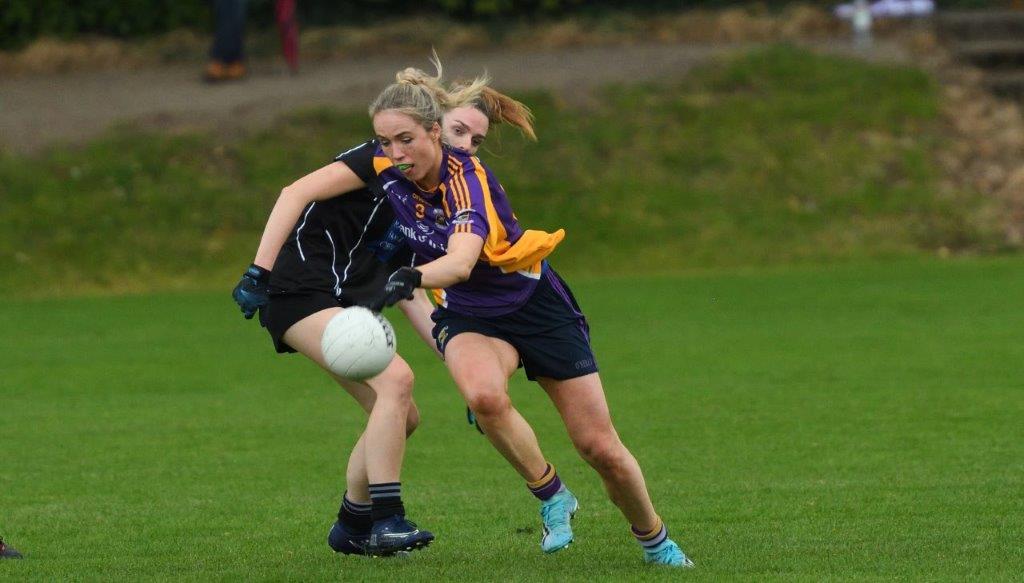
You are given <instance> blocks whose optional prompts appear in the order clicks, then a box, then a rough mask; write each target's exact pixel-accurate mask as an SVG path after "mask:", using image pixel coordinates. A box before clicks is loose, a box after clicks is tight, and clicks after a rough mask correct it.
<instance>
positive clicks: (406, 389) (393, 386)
mask: <svg viewBox="0 0 1024 583" xmlns="http://www.w3.org/2000/svg"><path fill="white" fill-rule="evenodd" d="M414 381H415V376H414V375H413V373H412V369H411V368H409V367H408V366H394V367H391V368H389V369H388V370H386V371H384V374H382V375H381V376H380V377H378V378H377V382H376V383H374V385H375V386H374V389H375V391H376V393H377V396H378V397H384V398H388V399H397V400H401V401H411V400H412V387H413V382H414Z"/></svg>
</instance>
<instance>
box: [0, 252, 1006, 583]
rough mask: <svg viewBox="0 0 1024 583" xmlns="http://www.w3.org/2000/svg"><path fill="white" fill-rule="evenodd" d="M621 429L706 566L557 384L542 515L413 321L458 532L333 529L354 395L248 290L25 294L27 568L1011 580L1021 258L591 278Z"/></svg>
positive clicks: (2, 475)
mask: <svg viewBox="0 0 1024 583" xmlns="http://www.w3.org/2000/svg"><path fill="white" fill-rule="evenodd" d="M569 279H570V282H571V283H574V288H575V291H576V292H577V295H578V296H579V298H580V301H581V303H582V304H583V307H584V309H585V311H587V313H588V314H589V317H590V320H591V325H592V328H593V334H594V342H595V345H596V350H597V354H598V359H599V362H600V364H601V366H602V371H603V372H602V375H603V379H604V382H605V386H606V390H607V393H608V397H609V400H610V402H611V406H612V412H613V416H614V418H615V420H616V422H617V425H618V428H619V431H620V433H621V435H622V437H623V439H624V441H625V442H626V443H627V445H629V446H630V448H631V449H632V451H633V452H634V454H635V455H636V456H637V458H638V459H639V460H640V462H641V465H642V466H643V467H644V469H645V472H646V477H647V482H648V485H649V488H650V490H651V492H652V494H653V497H654V500H655V503H656V505H657V506H658V508H659V510H660V512H661V514H662V515H663V517H664V518H665V520H666V522H667V523H668V524H669V527H670V529H671V532H672V533H673V535H674V537H675V538H676V539H677V540H678V541H679V542H680V543H681V545H682V546H683V548H684V549H685V550H686V551H687V552H688V553H689V554H690V555H692V557H693V559H694V560H695V562H696V563H697V568H696V570H694V571H691V572H687V573H678V572H668V571H659V570H656V569H650V568H648V567H645V566H644V565H643V564H642V563H641V556H640V551H639V550H638V547H637V546H636V544H635V543H634V542H632V541H631V540H630V537H629V534H628V530H627V528H626V525H625V524H624V523H623V521H622V519H621V517H620V516H619V514H618V513H617V511H616V510H615V509H614V508H613V507H612V505H611V503H610V502H608V501H607V499H606V498H605V496H604V494H603V491H602V488H601V485H600V483H599V481H598V479H597V477H596V475H595V474H593V473H592V472H591V471H590V470H589V468H587V467H585V465H584V464H583V463H582V462H581V461H580V460H579V459H578V458H577V457H576V455H575V454H574V452H573V451H572V448H571V446H570V444H569V443H568V440H567V438H566V435H565V432H564V430H563V429H562V428H561V426H560V424H559V423H558V420H557V418H556V416H555V414H554V411H553V409H552V407H551V406H550V405H549V403H548V402H547V400H546V397H545V396H544V395H543V393H542V392H541V391H540V390H539V389H537V388H535V387H534V386H533V385H531V384H529V383H527V382H526V381H525V379H524V378H522V377H521V375H519V376H517V377H516V378H514V380H513V381H512V389H511V390H512V393H513V398H514V400H515V402H516V403H517V405H518V406H519V407H520V408H521V410H522V411H523V412H524V414H525V415H526V416H527V418H528V419H529V420H530V421H531V422H532V423H533V424H534V427H535V429H536V430H537V433H538V434H539V436H540V438H541V444H542V446H543V447H544V449H545V451H546V453H547V455H548V457H549V458H550V459H551V461H553V462H554V463H555V464H556V465H557V466H558V468H559V470H560V473H561V474H562V476H563V478H564V479H565V480H566V481H567V483H568V484H569V486H570V487H571V488H573V490H574V491H575V492H576V494H577V495H578V496H579V498H580V501H581V505H582V506H581V511H580V513H579V514H578V515H577V518H576V520H575V522H574V526H575V531H576V538H577V540H576V543H574V544H573V545H572V546H571V547H570V548H569V549H567V550H566V551H564V552H561V553H558V554H556V555H553V556H544V555H543V554H542V553H541V552H540V550H539V547H538V538H539V519H538V517H537V504H536V502H535V501H534V500H533V499H532V498H531V497H530V495H529V493H528V492H527V491H526V489H525V487H524V485H523V484H522V482H521V481H520V480H519V479H518V478H517V477H516V476H515V474H514V473H513V472H512V470H511V469H510V468H509V467H507V465H506V464H505V463H504V462H503V461H502V460H501V459H499V457H498V455H497V453H495V452H494V451H493V450H492V449H491V447H490V446H489V445H488V444H487V442H486V441H485V440H484V439H483V438H482V437H481V436H479V435H477V434H476V432H475V431H473V430H471V429H470V428H469V427H468V426H467V425H466V423H465V420H464V417H463V405H462V403H461V401H460V400H459V397H458V395H457V393H456V391H455V389H454V388H453V386H452V384H451V383H450V382H449V380H448V377H447V373H446V372H445V371H444V370H443V368H442V367H441V366H440V364H439V363H436V362H433V361H432V359H431V357H430V354H429V353H428V352H427V350H426V349H425V347H423V346H422V345H419V344H417V342H418V341H417V340H415V339H414V338H413V337H412V335H411V332H410V331H409V329H408V327H406V326H405V325H404V324H403V323H402V322H401V321H400V320H401V316H400V315H398V314H397V313H396V314H394V315H393V317H392V320H393V321H395V322H396V324H398V327H399V344H400V351H401V352H402V353H403V354H404V355H406V356H407V357H408V359H409V360H410V361H411V363H412V364H413V367H414V369H415V370H416V372H417V378H418V384H417V389H416V398H417V401H418V403H419V406H420V408H421V410H422V413H423V424H422V426H421V428H420V430H419V431H418V432H417V434H416V435H415V436H414V437H413V438H412V440H411V442H410V444H409V448H408V454H407V463H406V466H405V472H404V474H403V483H404V485H405V498H406V502H407V506H408V508H409V510H410V516H411V517H412V518H413V519H414V520H416V521H418V522H419V524H420V525H421V526H422V527H427V528H430V529H432V530H433V531H434V532H435V533H436V534H437V536H438V538H437V542H436V543H435V544H434V545H433V546H431V547H430V548H429V549H427V550H425V551H423V552H419V553H416V554H414V555H413V556H411V557H410V558H408V559H404V560H381V559H376V560H371V559H364V558H360V557H342V556H335V555H334V554H333V553H331V552H329V550H328V548H327V546H326V544H325V542H324V539H325V536H326V534H327V530H328V528H329V526H330V524H331V522H332V520H333V514H334V512H335V511H336V508H337V504H338V501H339V497H340V494H341V489H342V477H343V455H344V452H345V451H346V450H347V448H348V447H349V446H350V445H351V444H352V443H353V441H354V440H355V438H356V437H357V434H358V432H359V430H360V428H361V426H362V424H363V418H362V414H361V413H359V412H358V410H357V408H356V406H355V405H354V402H352V401H351V399H350V398H349V397H347V396H346V395H344V394H342V392H341V391H340V390H339V389H336V388H335V387H333V386H332V385H331V384H330V383H329V382H328V381H327V379H326V376H325V375H323V374H321V373H319V372H318V371H317V370H315V368H314V367H313V366H312V365H310V364H308V363H307V362H305V361H303V360H302V359H301V358H300V357H297V356H288V357H285V356H276V355H274V354H273V351H272V349H271V347H270V344H269V342H268V339H267V337H266V336H265V334H264V332H263V331H262V330H260V329H259V328H258V327H257V326H256V325H255V323H253V322H246V321H244V320H242V319H241V318H240V317H239V315H238V314H237V311H236V309H235V306H234V305H233V303H232V302H231V300H230V298H229V294H228V291H229V288H230V285H231V284H233V283H234V282H225V285H224V287H225V289H224V291H223V293H218V294H191V295H163V296H160V295H156V296H139V297H123V298H82V299H70V300H46V301H7V302H4V303H3V304H2V305H0V322H2V326H0V329H2V330H3V334H2V337H0V535H3V536H4V537H6V538H7V539H8V541H9V542H11V543H12V544H13V545H14V546H15V547H17V548H19V550H21V551H22V552H24V553H25V555H26V558H25V559H24V560H22V561H4V562H0V580H68V581H72V580H153V579H159V580H166V579H174V580H196V581H236V580H294V581H311V580H416V581H419V580H430V581H440V580H449V579H464V580H478V581H479V580H552V581H553V580H636V579H640V578H641V577H642V578H644V579H647V578H650V579H661V578H664V579H668V578H673V579H674V578H679V577H686V578H692V579H700V580H705V579H715V580H718V579H725V580H735V579H746V580H757V581H762V580H794V579H795V580H808V581H821V580H848V579H875V578H882V579H904V580H935V579H951V580H965V579H972V580H992V579H1006V580H1009V579H1013V578H1016V577H1019V576H1020V573H1021V572H1022V570H1024V554H1022V547H1021V544H1020V543H1021V540H1024V528H1022V523H1024V518H1022V516H1024V497H1022V495H1021V494H1022V492H1024V422H1022V419H1024V309H1022V308H1024V302H1022V298H1024V295H1022V290H1024V260H1021V259H1019V258H1013V259H988V260H956V261H946V262H941V261H937V260H936V261H932V260H924V261H918V260H915V261H904V262H897V263H883V264H870V265H868V264H865V265H846V266H842V267H799V268H779V269H773V270H759V271H752V272H742V271H735V272H730V273H723V274H713V273H712V274H704V275H687V276H679V277H670V276H663V277H651V278H643V279H634V278H626V277H623V278H621V279H613V278H605V279H591V280H578V281H574V278H571V277H570V278H569Z"/></svg>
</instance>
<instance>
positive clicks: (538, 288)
mask: <svg viewBox="0 0 1024 583" xmlns="http://www.w3.org/2000/svg"><path fill="white" fill-rule="evenodd" d="M435 65H436V66H437V70H438V74H437V76H436V77H431V76H428V75H427V74H425V73H424V72H422V71H419V70H417V69H406V70H405V71H402V72H400V73H398V75H397V82H396V83H394V84H392V85H390V86H388V87H387V88H386V89H385V90H384V91H383V92H382V93H381V94H380V95H379V96H378V97H377V99H376V100H375V101H374V102H373V104H372V105H371V106H370V116H371V117H372V120H373V127H374V132H375V133H376V135H377V140H378V142H379V147H378V150H377V155H376V157H375V159H374V165H373V169H374V174H369V173H366V174H360V177H361V178H362V179H363V182H365V183H381V184H383V185H384V189H385V190H386V191H387V195H388V198H389V200H390V201H391V204H392V206H393V207H394V210H395V214H396V216H397V217H398V221H399V222H400V223H401V224H402V226H403V232H404V233H405V234H406V235H407V240H408V242H409V245H410V247H411V249H412V250H413V252H414V254H415V256H416V257H415V259H416V260H415V264H416V267H415V268H413V267H408V266H403V267H401V268H399V269H398V270H396V271H395V272H394V273H393V274H392V275H391V277H390V278H389V279H388V282H387V283H386V284H385V286H384V287H383V288H382V290H381V293H380V295H379V296H378V297H377V299H376V302H375V303H376V305H375V306H374V307H379V306H387V305H392V304H394V303H395V302H397V301H400V300H402V299H406V298H412V297H415V294H416V293H418V291H417V290H419V289H420V288H428V289H441V290H443V292H442V294H441V302H440V305H439V306H438V309H437V310H436V311H435V312H434V314H433V316H432V318H433V321H434V327H433V330H432V333H433V336H434V339H435V341H436V343H437V347H438V349H439V350H440V351H442V352H443V353H444V357H445V363H446V364H447V366H448V369H449V371H450V372H451V375H452V377H453V378H454V380H455V383H456V385H457V386H458V388H459V390H460V391H461V393H462V395H463V397H464V398H465V400H466V403H467V404H468V405H469V407H470V408H471V409H472V411H473V412H474V413H475V414H476V417H477V420H478V422H479V424H480V426H481V427H482V428H483V430H484V432H485V434H486V436H487V438H488V439H489V440H490V441H491V443H492V444H493V445H494V447H495V448H496V449H497V450H498V451H499V452H500V453H501V454H502V455H503V456H504V457H505V458H506V460H508V462H509V463H510V464H511V465H512V466H513V467H514V468H515V469H516V471H517V472H519V474H520V475H521V476H522V477H523V478H524V479H525V480H526V483H527V486H528V487H529V489H530V491H531V492H533V494H534V495H535V496H536V497H537V498H538V499H540V500H541V517H542V521H543V525H544V530H543V536H542V539H541V548H542V550H544V551H545V552H554V551H557V550H559V549H562V548H564V547H566V546H567V545H568V544H569V543H570V542H572V539H573V534H572V530H571V528H570V524H569V521H570V519H571V518H572V516H573V514H574V513H575V512H576V509H577V508H578V503H577V501H576V498H575V497H574V496H573V495H572V493H571V492H570V491H569V490H568V489H566V487H565V486H564V485H563V484H562V482H561V480H560V479H559V476H558V474H557V472H556V471H555V469H554V467H553V466H552V465H551V464H550V463H549V462H548V461H547V459H546V458H545V457H544V454H543V453H542V452H541V449H540V446H539V445H538V442H537V438H536V436H535V434H534V432H533V429H532V428H531V427H530V425H529V424H528V423H527V422H526V420H525V419H524V418H523V417H522V416H521V415H520V414H519V412H518V411H516V409H515V408H514V407H513V406H512V402H511V400H510V399H509V395H508V378H509V377H510V376H511V375H512V373H513V372H514V371H515V370H516V368H517V367H518V366H520V365H522V366H523V368H524V369H525V372H526V375H527V378H529V379H531V380H535V381H536V382H538V383H539V384H540V385H541V387H543V388H544V390H545V391H546V392H547V393H548V395H549V396H550V398H551V400H552V401H553V403H554V405H555V407H556V408H557V409H558V411H559V413H560V415H561V417H562V419H563V421H564V423H565V426H566V428H567V430H568V432H569V436H570V438H571V439H572V441H573V444H574V445H575V447H576V449H577V451H578V452H579V454H580V455H581V456H582V457H583V458H584V459H585V460H586V461H587V462H588V463H589V464H590V465H591V466H592V467H593V468H594V469H595V470H597V472H598V474H599V475H600V476H601V478H602V480H603V481H604V485H605V488H606V490H607V491H608V494H609V497H610V498H611V500H612V502H613V503H614V504H615V505H616V506H618V507H619V509H620V510H621V512H622V514H623V515H624V516H625V518H626V519H627V521H628V522H629V524H630V525H631V527H632V533H633V535H634V536H635V537H636V539H637V540H638V541H639V543H640V545H641V546H642V547H643V551H644V555H645V559H646V561H648V562H651V563H658V564H666V565H673V566H680V567H689V566H692V562H691V561H690V560H689V559H688V558H687V557H686V555H685V554H684V553H683V552H682V551H681V550H680V548H679V546H678V545H676V543H675V542H673V541H672V540H671V539H669V538H668V532H667V529H666V527H665V525H664V524H663V522H662V520H661V518H660V517H659V516H658V514H657V513H656V512H655V510H654V506H653V505H652V503H651V499H650V496H649V494H648V492H647V487H646V485H645V483H644V478H643V474H642V472H641V470H640V466H639V465H638V464H637V462H636V459H635V458H634V457H633V455H632V454H631V453H630V452H629V450H628V449H626V447H625V446H624V445H623V444H622V442H621V441H620V439H619V437H618V434H617V433H616V431H615V428H614V426H613V425H612V421H611V417H610V415H609V412H608V405H607V402H606V400H605V396H604V390H603V388H602V385H601V379H600V376H599V375H598V372H597V370H598V369H597V362H596V360H595V358H594V355H593V352H592V351H591V347H590V339H589V329H588V326H587V322H586V319H585V318H584V316H583V314H582V313H581V312H580V309H579V306H578V305H577V303H576V300H575V299H574V298H573V295H572V293H571V291H570V290H569V287H568V286H567V285H566V283H565V282H564V281H563V280H562V279H561V278H560V277H559V276H558V274H557V273H556V272H555V271H554V269H552V268H551V266H550V265H549V264H548V262H547V261H546V257H547V256H548V255H549V254H550V253H551V251H552V250H553V249H554V248H555V246H556V245H558V243H559V242H560V241H561V240H562V238H563V237H564V232H563V231H561V230H559V231H557V232H555V233H546V232H541V231H530V230H523V229H522V228H521V227H520V225H519V223H518V221H517V219H516V217H515V215H514V214H513V212H512V209H511V207H510V205H509V201H508V199H507V197H506V196H505V192H504V190H503V189H502V187H501V184H500V183H499V182H498V180H497V178H496V177H495V176H494V175H493V174H492V173H491V172H490V171H489V170H488V169H487V168H486V167H485V166H483V165H482V164H481V163H480V161H479V159H477V158H475V157H473V156H472V155H470V154H468V153H467V152H465V151H461V150H457V149H452V148H448V147H445V146H444V144H443V141H442V127H441V122H442V114H443V113H444V111H445V110H448V111H450V112H455V111H460V110H462V108H464V107H465V106H469V105H475V104H476V105H478V104H480V103H482V102H483V98H482V96H484V95H486V84H487V80H486V79H485V78H478V79H476V80H474V81H473V82H472V83H469V84H465V85H463V86H461V87H459V88H457V89H455V90H453V91H446V90H445V89H444V88H443V87H442V86H441V84H440V76H441V66H440V63H439V62H437V61H436V60H435ZM449 115H450V114H449Z"/></svg>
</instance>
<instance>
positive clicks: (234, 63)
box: [204, 0, 246, 82]
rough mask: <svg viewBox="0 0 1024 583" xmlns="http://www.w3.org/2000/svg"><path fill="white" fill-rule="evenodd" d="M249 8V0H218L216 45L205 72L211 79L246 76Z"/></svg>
mask: <svg viewBox="0 0 1024 583" xmlns="http://www.w3.org/2000/svg"><path fill="white" fill-rule="evenodd" d="M245 8H246V0H214V2H213V18H214V37H213V45H212V46H211V47H210V64H209V65H207V67H206V74H205V75H204V78H205V79H206V80H207V81H210V82H217V81H231V80H234V79H241V78H242V77H244V76H245V73H246V70H245V63H243V62H242V59H243V52H244V51H243V45H244V37H245Z"/></svg>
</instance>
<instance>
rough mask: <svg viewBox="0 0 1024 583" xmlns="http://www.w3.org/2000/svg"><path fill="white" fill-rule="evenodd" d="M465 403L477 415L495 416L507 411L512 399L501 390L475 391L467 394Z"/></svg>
mask: <svg viewBox="0 0 1024 583" xmlns="http://www.w3.org/2000/svg"><path fill="white" fill-rule="evenodd" d="M466 404H467V405H469V408H470V409H472V410H473V412H474V413H476V415H477V416H478V417H495V416H499V415H502V414H503V413H505V412H506V411H508V410H509V409H510V408H511V407H512V400H511V399H509V398H508V395H507V394H505V392H504V391H501V390H487V391H475V392H473V393H471V394H470V395H469V398H468V399H467V400H466Z"/></svg>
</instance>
